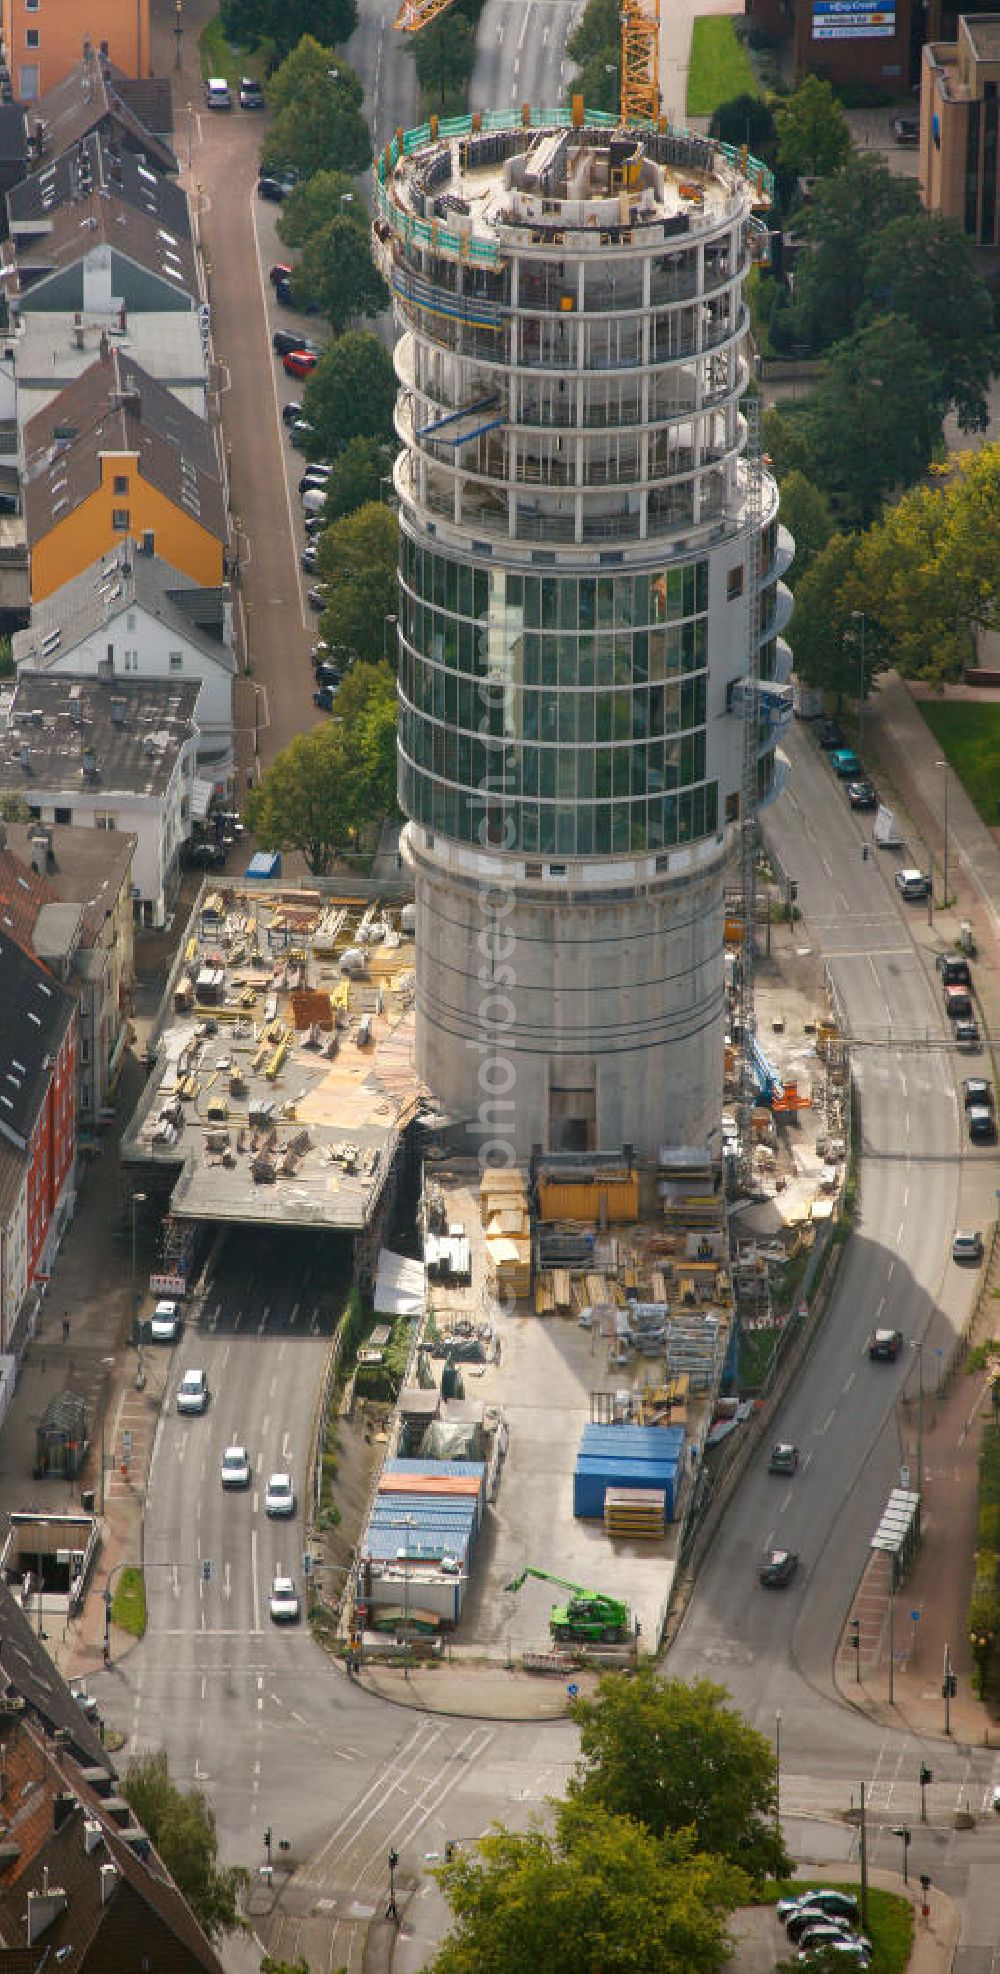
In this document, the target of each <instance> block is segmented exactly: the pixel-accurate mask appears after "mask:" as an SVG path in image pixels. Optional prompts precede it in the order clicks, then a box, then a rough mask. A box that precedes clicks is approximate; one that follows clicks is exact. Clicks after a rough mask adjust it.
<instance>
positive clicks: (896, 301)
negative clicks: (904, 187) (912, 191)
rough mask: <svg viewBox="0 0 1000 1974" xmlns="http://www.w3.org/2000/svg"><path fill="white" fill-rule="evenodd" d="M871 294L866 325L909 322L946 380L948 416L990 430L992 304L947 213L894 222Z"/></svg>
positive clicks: (879, 251)
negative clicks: (891, 319)
mask: <svg viewBox="0 0 1000 1974" xmlns="http://www.w3.org/2000/svg"><path fill="white" fill-rule="evenodd" d="M865 289H866V301H865V304H864V307H863V309H862V311H861V321H862V322H864V321H865V320H868V319H870V318H871V317H872V316H875V315H885V314H888V313H889V312H890V311H891V312H892V314H894V315H901V316H905V317H906V320H907V321H908V322H911V323H912V324H913V327H914V328H915V329H916V330H917V332H918V334H919V335H920V336H921V338H922V339H923V342H924V345H925V348H926V351H927V354H928V356H929V357H930V360H931V364H932V367H933V369H934V371H935V373H936V376H937V378H938V386H937V391H936V401H937V404H938V406H939V408H940V411H941V413H942V415H944V414H945V413H946V412H947V411H948V410H949V409H950V407H951V406H952V405H954V406H955V410H956V412H957V414H958V421H959V424H960V425H961V427H962V429H963V431H985V429H986V426H987V425H988V424H989V406H988V404H987V401H986V393H987V391H988V389H989V384H990V379H991V377H992V376H994V375H995V373H996V371H997V368H998V365H1000V344H998V341H997V335H996V331H995V329H994V324H993V302H992V298H991V296H990V292H989V289H988V288H987V286H986V283H985V281H984V280H983V279H982V276H981V275H980V273H979V270H978V268H977V266H976V264H975V261H974V259H973V249H972V247H971V246H970V244H969V242H968V240H967V239H966V238H965V235H964V234H963V233H960V232H959V229H958V227H957V226H956V225H955V224H954V222H953V221H952V220H950V219H942V217H941V215H940V214H939V213H929V212H921V213H918V214H917V215H916V216H915V217H912V218H911V217H907V218H900V219H893V220H890V221H889V222H888V224H887V225H885V226H883V227H881V228H880V230H879V232H878V233H877V234H876V235H875V237H874V239H873V240H872V242H871V243H870V247H869V251H868V265H867V269H866V275H865Z"/></svg>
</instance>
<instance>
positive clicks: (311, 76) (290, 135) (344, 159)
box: [260, 34, 372, 178]
mask: <svg viewBox="0 0 1000 1974" xmlns="http://www.w3.org/2000/svg"><path fill="white" fill-rule="evenodd" d="M363 96H364V91H363V89H362V85H361V83H360V81H359V80H358V77H357V76H356V75H355V73H354V70H353V69H352V68H351V67H350V66H349V64H348V63H347V62H345V61H344V59H343V57H342V56H341V55H338V54H337V52H336V50H335V49H333V48H324V47H321V45H320V43H319V42H318V41H314V40H313V39H312V37H311V35H308V34H307V35H304V36H303V37H302V39H301V41H300V42H299V44H298V46H297V47H296V48H295V49H294V50H293V51H292V53H291V54H290V55H289V56H288V57H287V59H286V60H285V61H284V62H282V64H281V67H280V68H278V69H276V70H275V73H274V75H273V76H272V77H271V79H270V81H269V82H268V84H267V99H268V102H269V103H270V105H271V107H272V109H273V110H274V112H275V115H274V121H273V123H272V125H271V128H270V130H269V131H268V133H267V135H266V137H265V138H264V142H263V144H262V146H261V154H260V156H261V165H262V168H263V169H264V170H265V171H277V170H282V169H287V167H288V166H292V167H294V169H295V170H296V171H298V172H299V173H300V174H301V175H302V177H303V178H311V177H312V176H313V174H314V173H315V172H317V171H321V170H325V169H327V168H328V167H329V165H330V162H331V160H336V164H337V167H338V169H340V170H341V171H344V172H358V171H364V170H365V168H366V166H367V165H368V164H369V163H370V162H371V152H372V144H371V136H370V133H369V130H368V125H367V124H366V122H365V120H364V117H363V116H362V114H361V103H362V100H363Z"/></svg>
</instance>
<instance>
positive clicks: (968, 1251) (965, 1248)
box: [951, 1229, 983, 1261]
mask: <svg viewBox="0 0 1000 1974" xmlns="http://www.w3.org/2000/svg"><path fill="white" fill-rule="evenodd" d="M951 1258H952V1260H953V1261H981V1260H982V1258H983V1237H982V1234H981V1233H979V1231H978V1229H977V1230H976V1232H974V1233H957V1234H956V1235H955V1236H954V1238H953V1240H952V1243H951Z"/></svg>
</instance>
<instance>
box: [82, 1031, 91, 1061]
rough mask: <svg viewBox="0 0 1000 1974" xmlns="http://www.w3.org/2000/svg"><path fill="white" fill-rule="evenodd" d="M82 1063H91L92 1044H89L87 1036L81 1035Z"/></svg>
mask: <svg viewBox="0 0 1000 1974" xmlns="http://www.w3.org/2000/svg"><path fill="white" fill-rule="evenodd" d="M80 1061H81V1062H89V1061H90V1043H89V1042H88V1040H87V1037H86V1035H81V1037H80Z"/></svg>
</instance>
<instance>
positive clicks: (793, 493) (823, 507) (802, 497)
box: [779, 467, 834, 589]
mask: <svg viewBox="0 0 1000 1974" xmlns="http://www.w3.org/2000/svg"><path fill="white" fill-rule="evenodd" d="M779 491H780V494H781V519H782V520H783V522H784V523H785V526H786V528H788V529H789V530H790V532H791V533H792V534H793V535H794V536H795V560H794V562H793V563H792V566H791V568H790V569H789V571H788V574H787V576H786V577H785V581H786V582H787V584H788V587H789V589H794V588H795V587H796V585H797V584H798V583H799V582H801V580H802V577H803V576H804V575H805V572H806V570H807V569H808V568H809V567H810V565H811V563H812V562H813V560H814V558H815V557H816V556H817V555H818V554H819V553H820V550H821V549H823V548H825V547H826V544H827V542H828V541H829V539H830V536H831V535H832V533H833V529H834V520H833V514H832V512H831V510H830V503H829V501H828V500H827V498H826V495H825V494H822V493H821V492H820V490H819V488H818V487H817V486H815V485H814V483H813V481H812V480H809V479H807V478H806V475H805V474H804V473H802V472H800V471H799V469H798V468H797V467H796V468H795V470H794V471H793V472H791V473H787V474H786V475H785V478H784V479H783V480H782V481H781V482H780V488H779Z"/></svg>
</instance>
